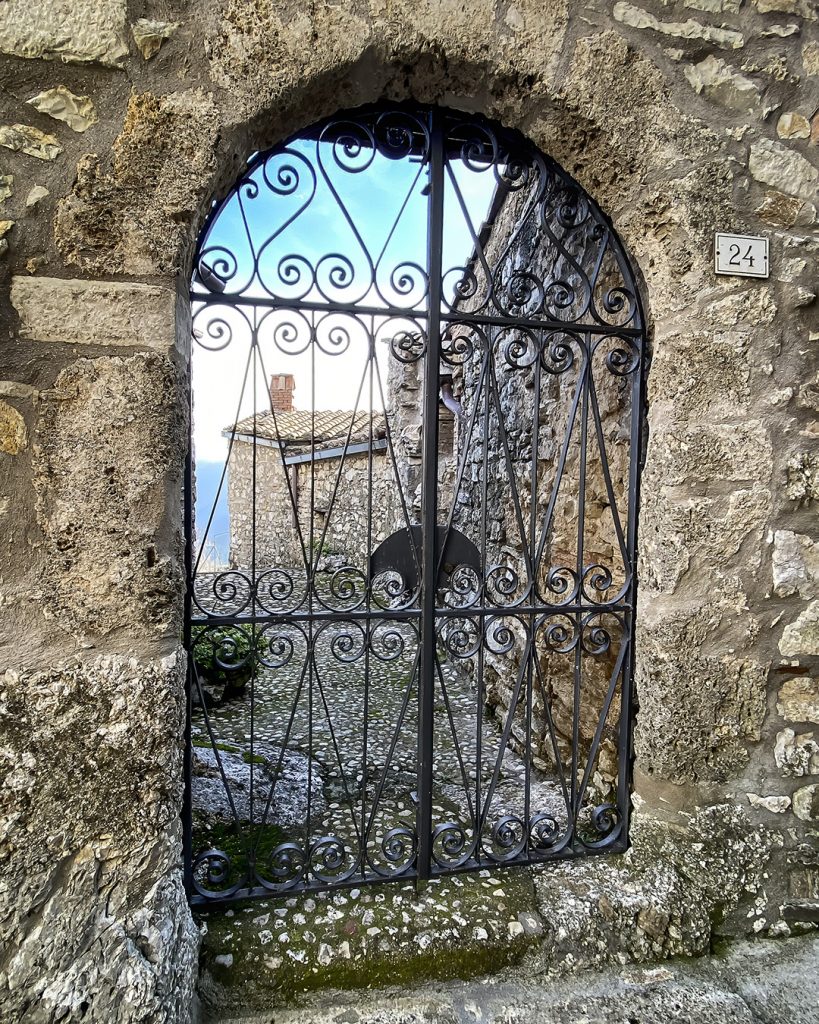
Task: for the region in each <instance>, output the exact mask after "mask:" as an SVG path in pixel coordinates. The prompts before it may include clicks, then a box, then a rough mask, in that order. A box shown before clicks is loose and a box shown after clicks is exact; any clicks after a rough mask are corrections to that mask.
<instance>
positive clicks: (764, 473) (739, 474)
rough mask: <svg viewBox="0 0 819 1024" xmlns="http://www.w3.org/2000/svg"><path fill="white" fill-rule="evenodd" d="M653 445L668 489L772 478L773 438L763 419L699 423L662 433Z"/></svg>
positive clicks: (760, 480)
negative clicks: (714, 481) (706, 481)
mask: <svg viewBox="0 0 819 1024" xmlns="http://www.w3.org/2000/svg"><path fill="white" fill-rule="evenodd" d="M653 444H654V445H656V447H657V449H658V450H657V451H655V452H654V453H653V457H654V458H655V459H656V460H658V462H660V463H661V464H662V465H663V466H664V467H665V473H664V482H665V484H666V486H670V485H675V484H683V483H685V482H687V481H689V482H690V481H696V480H700V481H704V480H715V479H718V480H754V481H759V482H760V483H764V482H765V481H767V480H768V479H769V478H770V475H771V461H772V456H773V449H772V446H771V438H770V434H769V432H768V430H767V428H766V426H765V424H764V423H762V422H761V421H759V420H748V421H746V422H744V423H740V424H733V423H714V424H703V423H696V424H692V425H690V426H687V427H684V428H683V429H681V430H669V431H667V432H664V433H662V434H659V435H657V436H655V437H654V439H653Z"/></svg>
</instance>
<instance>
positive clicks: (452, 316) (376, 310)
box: [190, 292, 645, 338]
mask: <svg viewBox="0 0 819 1024" xmlns="http://www.w3.org/2000/svg"><path fill="white" fill-rule="evenodd" d="M190 299H191V302H202V303H204V304H205V305H208V306H228V307H229V308H230V309H236V308H241V307H242V306H251V307H256V308H262V309H276V310H281V311H282V312H284V313H302V312H304V313H349V314H352V315H354V316H361V315H364V316H383V317H387V318H389V319H397V318H399V317H400V318H403V319H407V320H426V319H427V310H426V309H425V308H424V309H421V308H415V307H412V308H407V307H403V306H388V305H386V304H385V305H383V306H367V305H364V304H358V303H349V304H345V303H340V302H282V301H280V300H277V299H271V298H265V297H263V296H256V295H241V294H231V293H228V292H191V295H190ZM440 319H441V321H443V322H446V323H448V324H449V323H458V324H464V325H465V326H467V327H468V326H471V325H474V326H476V327H482V326H484V325H486V326H489V327H525V328H529V329H531V330H545V331H574V332H576V333H579V334H595V335H601V336H608V335H623V336H624V337H629V338H640V337H642V336H643V334H644V333H645V331H644V329H643V328H642V327H616V326H614V325H611V324H594V323H584V322H575V321H567V320H552V319H551V318H544V319H542V320H537V319H531V318H526V317H505V316H489V315H488V314H487V315H485V316H484V315H482V314H480V313H464V312H449V313H447V312H445V311H444V310H441V316H440Z"/></svg>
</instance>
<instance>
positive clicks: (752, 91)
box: [683, 54, 760, 113]
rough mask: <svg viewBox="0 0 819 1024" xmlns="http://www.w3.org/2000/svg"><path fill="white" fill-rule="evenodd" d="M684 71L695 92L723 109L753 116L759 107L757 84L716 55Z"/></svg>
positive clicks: (689, 66)
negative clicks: (726, 108) (718, 104)
mask: <svg viewBox="0 0 819 1024" xmlns="http://www.w3.org/2000/svg"><path fill="white" fill-rule="evenodd" d="M683 70H684V74H685V77H686V78H687V79H688V81H689V82H690V83H691V86H692V87H693V89H694V91H695V92H697V93H702V94H703V95H705V96H706V97H707V98H708V99H710V100H714V101H715V102H716V103H720V104H721V105H722V106H724V107H730V109H731V110H740V111H743V112H745V113H753V112H754V111H755V110H756V109H757V107H758V106H759V95H760V94H759V88H758V86H757V85H756V83H755V82H753V81H752V80H751V79H750V78H746V77H745V75H741V74H740V73H739V72H738V71H736V70H735V69H734V68H732V67H731V66H730V65H729V64H727V63H726V62H725V61H724V60H721V59H720V58H719V57H715V56H714V55H713V54H709V56H707V57H706V58H705V60H703V61H700V63H699V64H690V65H688V66H687V67H685V68H684V69H683Z"/></svg>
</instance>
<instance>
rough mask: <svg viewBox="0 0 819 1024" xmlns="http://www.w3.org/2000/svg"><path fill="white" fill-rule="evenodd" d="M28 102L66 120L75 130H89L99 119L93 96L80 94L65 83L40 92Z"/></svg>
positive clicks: (38, 108) (46, 112)
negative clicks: (68, 87)
mask: <svg viewBox="0 0 819 1024" xmlns="http://www.w3.org/2000/svg"><path fill="white" fill-rule="evenodd" d="M27 102H28V103H30V104H31V106H32V107H34V108H35V109H36V110H39V111H40V113H41V114H48V116H49V117H53V118H54V119H55V120H57V121H63V122H65V124H67V125H68V127H69V128H72V129H73V130H74V131H75V132H84V131H87V130H88V129H89V128H90V127H91V125H92V124H96V123H97V120H98V118H97V111H96V109H95V107H94V103H93V101H92V99H91V97H90V96H78V95H77V94H76V93H73V92H72V91H71V90H70V89H67V88H66V87H65V86H64V85H58V86H56V87H55V88H54V89H46V90H45V91H44V92H39V93H37V95H36V96H32V98H31V99H30V100H28V101H27Z"/></svg>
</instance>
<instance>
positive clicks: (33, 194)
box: [26, 185, 48, 210]
mask: <svg viewBox="0 0 819 1024" xmlns="http://www.w3.org/2000/svg"><path fill="white" fill-rule="evenodd" d="M47 195H48V189H47V188H44V187H43V186H42V185H34V186H33V187H32V188H31V190H30V191H29V194H28V195H27V196H26V209H27V210H31V209H33V208H34V207H35V206H36V205H37V203H39V202H40V201H41V200H42V199H45V197H46V196H47Z"/></svg>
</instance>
